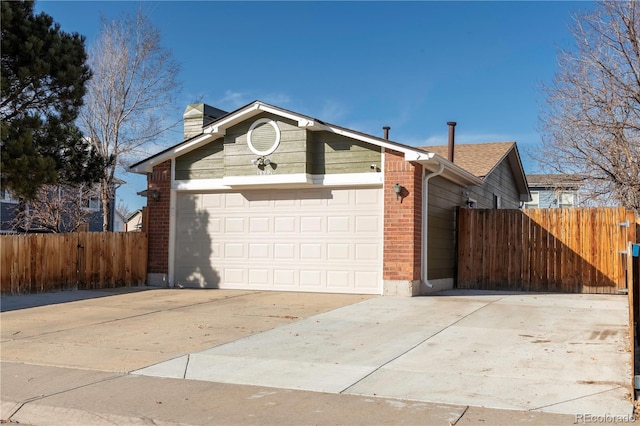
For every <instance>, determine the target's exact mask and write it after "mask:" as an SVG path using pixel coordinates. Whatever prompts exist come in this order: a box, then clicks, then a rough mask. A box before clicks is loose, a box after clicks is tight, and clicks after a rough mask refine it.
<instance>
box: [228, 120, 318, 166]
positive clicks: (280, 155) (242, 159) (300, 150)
mask: <svg viewBox="0 0 640 426" xmlns="http://www.w3.org/2000/svg"><path fill="white" fill-rule="evenodd" d="M261 118H269V119H272V120H274V121H275V122H276V124H277V125H278V128H279V129H280V144H279V145H278V148H277V149H276V150H275V152H273V153H272V154H269V155H268V156H267V157H268V158H269V159H270V160H271V165H270V166H266V167H265V171H266V172H268V173H271V174H278V175H282V174H297V173H305V172H306V162H307V148H306V147H307V131H306V130H305V129H301V128H299V127H298V125H297V123H296V122H294V121H292V120H288V119H285V118H282V117H278V116H275V115H272V114H266V113H264V114H259V115H257V116H255V117H252V118H251V119H250V120H247V121H245V122H243V123H240V124H238V125H236V126H233V127H231V128H229V129H227V133H226V135H225V137H224V176H255V175H256V174H258V172H260V173H262V171H260V170H259V169H258V168H257V167H256V166H255V165H253V164H252V163H251V161H252V160H255V159H256V158H258V155H256V154H254V153H253V152H252V151H251V150H250V149H249V144H248V143H247V133H248V132H249V128H250V127H251V125H252V124H253V123H254V122H255V121H256V120H259V119H261Z"/></svg>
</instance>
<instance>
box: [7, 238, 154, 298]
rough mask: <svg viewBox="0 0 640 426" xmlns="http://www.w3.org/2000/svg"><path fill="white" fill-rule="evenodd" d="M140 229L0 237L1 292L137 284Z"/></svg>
mask: <svg viewBox="0 0 640 426" xmlns="http://www.w3.org/2000/svg"><path fill="white" fill-rule="evenodd" d="M146 275H147V235H146V234H145V233H143V232H77V233H68V234H28V235H3V236H0V288H1V291H2V293H3V294H24V293H41V292H47V291H58V290H68V289H99V288H113V287H125V286H131V285H142V284H144V283H145V282H146Z"/></svg>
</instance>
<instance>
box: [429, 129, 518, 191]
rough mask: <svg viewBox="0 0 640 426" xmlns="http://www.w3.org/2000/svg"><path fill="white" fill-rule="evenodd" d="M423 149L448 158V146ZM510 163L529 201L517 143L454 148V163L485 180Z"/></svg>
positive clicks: (480, 144)
mask: <svg viewBox="0 0 640 426" xmlns="http://www.w3.org/2000/svg"><path fill="white" fill-rule="evenodd" d="M421 149H423V150H425V151H429V152H434V153H436V154H438V155H441V156H443V157H445V158H446V157H447V156H448V150H449V147H448V145H438V146H423V147H421ZM505 159H506V160H507V161H509V164H510V166H511V170H512V171H513V175H514V178H515V180H516V185H517V186H518V191H519V192H520V194H522V195H523V196H526V197H527V199H529V198H528V197H529V196H530V193H529V185H528V184H527V176H525V174H524V168H523V167H522V161H521V160H520V153H519V152H518V147H517V145H516V143H515V142H489V143H474V144H458V145H455V147H454V153H453V162H454V164H456V165H458V166H460V167H462V168H463V169H465V170H468V171H469V172H471V173H473V174H474V175H475V176H477V177H479V178H481V179H485V178H486V177H487V176H489V175H490V174H491V173H492V172H493V171H494V170H495V169H496V167H498V166H499V165H500V163H502V161H504V160H505Z"/></svg>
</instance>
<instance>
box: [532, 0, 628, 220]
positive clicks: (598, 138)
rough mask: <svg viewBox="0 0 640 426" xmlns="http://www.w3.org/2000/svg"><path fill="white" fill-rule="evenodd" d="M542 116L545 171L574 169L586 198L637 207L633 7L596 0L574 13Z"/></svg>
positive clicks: (564, 171) (542, 154)
mask: <svg viewBox="0 0 640 426" xmlns="http://www.w3.org/2000/svg"><path fill="white" fill-rule="evenodd" d="M571 30H572V33H573V35H574V37H575V47H574V48H573V49H571V50H564V51H561V52H560V55H559V58H558V71H557V73H556V76H555V79H554V82H553V83H552V84H551V85H549V86H548V87H545V88H544V90H545V95H546V101H547V103H546V107H545V108H544V110H543V111H542V114H541V123H542V140H543V147H542V150H541V151H540V152H539V153H538V155H537V156H536V157H537V159H538V160H539V161H540V162H542V163H543V166H544V168H545V169H547V170H554V171H557V172H561V173H577V174H580V175H582V176H583V177H584V178H585V185H586V187H587V188H589V189H590V191H591V196H592V197H594V198H599V199H600V200H604V201H605V202H609V203H611V202H614V203H616V204H619V205H622V206H625V207H627V208H629V209H633V210H635V211H637V212H640V38H639V37H640V5H639V3H638V2H637V1H625V2H623V1H606V2H600V3H598V5H597V8H596V9H595V10H594V11H593V12H591V13H588V14H581V15H579V16H577V17H576V19H575V23H574V25H573V27H572V29H571Z"/></svg>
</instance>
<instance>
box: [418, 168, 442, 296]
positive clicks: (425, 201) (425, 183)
mask: <svg viewBox="0 0 640 426" xmlns="http://www.w3.org/2000/svg"><path fill="white" fill-rule="evenodd" d="M436 161H438V164H439V167H438V170H436V171H435V172H433V173H430V174H426V173H427V171H426V169H425V172H424V173H425V174H424V178H423V180H422V282H423V283H425V285H426V286H427V287H429V288H433V284H431V283H430V282H429V280H428V279H427V272H428V268H427V266H428V264H427V257H428V254H429V250H428V248H429V242H428V240H429V235H428V233H429V232H428V225H429V179H431V178H432V177H436V176H439V175H441V174H442V172H444V162H441V161H439V160H437V159H436Z"/></svg>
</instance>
